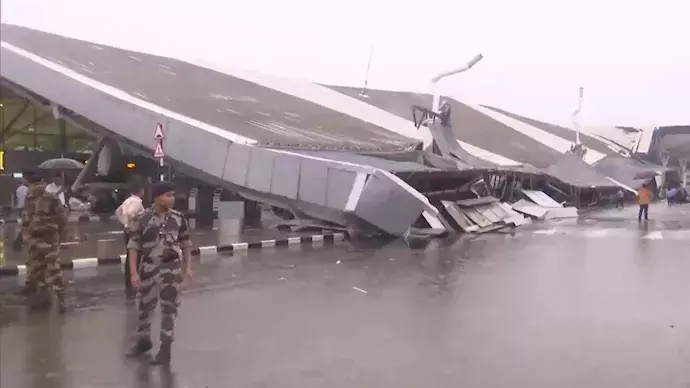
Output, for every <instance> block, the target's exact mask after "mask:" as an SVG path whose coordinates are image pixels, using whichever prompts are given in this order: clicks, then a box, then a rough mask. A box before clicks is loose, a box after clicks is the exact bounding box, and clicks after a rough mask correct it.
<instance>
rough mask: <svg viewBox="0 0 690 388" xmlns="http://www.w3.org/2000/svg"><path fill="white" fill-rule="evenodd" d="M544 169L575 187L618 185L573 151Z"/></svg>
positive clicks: (609, 186)
mask: <svg viewBox="0 0 690 388" xmlns="http://www.w3.org/2000/svg"><path fill="white" fill-rule="evenodd" d="M544 171H545V172H546V173H547V174H549V175H551V176H553V177H555V178H557V179H559V180H561V181H563V182H565V183H567V184H569V185H572V186H575V187H580V188H594V187H596V188H611V189H614V188H616V187H617V186H616V185H615V184H614V183H613V182H611V181H610V180H608V179H606V176H605V175H602V174H600V173H598V172H597V171H596V170H595V169H594V168H593V167H592V166H590V165H589V164H587V162H585V161H584V160H582V158H580V157H579V156H577V155H575V154H574V153H572V152H566V153H564V154H563V156H562V157H561V159H559V160H558V162H556V163H554V164H552V165H551V166H549V167H547V168H546V169H544Z"/></svg>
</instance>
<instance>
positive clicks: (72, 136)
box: [0, 99, 95, 153]
mask: <svg viewBox="0 0 690 388" xmlns="http://www.w3.org/2000/svg"><path fill="white" fill-rule="evenodd" d="M63 134H64V135H63ZM62 136H65V137H64V138H63V137H62ZM94 145H95V139H93V138H92V137H91V136H89V135H87V134H86V133H84V132H83V131H81V130H80V129H79V128H78V127H76V126H74V125H72V124H71V123H69V122H65V123H64V132H63V133H61V128H60V122H59V121H58V120H55V118H54V117H53V114H52V112H50V111H46V110H44V109H41V108H36V107H35V106H33V105H30V106H28V107H25V103H24V101H23V100H8V99H2V100H0V150H35V151H59V152H61V153H68V152H84V151H89V150H91V148H92V147H93V146H94Z"/></svg>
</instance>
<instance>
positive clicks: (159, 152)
mask: <svg viewBox="0 0 690 388" xmlns="http://www.w3.org/2000/svg"><path fill="white" fill-rule="evenodd" d="M164 156H165V152H164V151H163V144H161V142H158V143H156V150H155V151H153V157H154V158H157V159H163V157H164Z"/></svg>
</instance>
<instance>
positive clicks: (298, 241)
mask: <svg viewBox="0 0 690 388" xmlns="http://www.w3.org/2000/svg"><path fill="white" fill-rule="evenodd" d="M287 243H288V245H296V244H301V243H302V238H300V237H290V238H288V240H287Z"/></svg>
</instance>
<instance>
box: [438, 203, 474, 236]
mask: <svg viewBox="0 0 690 388" xmlns="http://www.w3.org/2000/svg"><path fill="white" fill-rule="evenodd" d="M441 204H442V205H443V207H444V209H446V211H447V212H448V214H449V215H450V216H451V217H452V218H453V220H454V221H455V223H457V224H458V226H459V227H460V229H462V230H463V232H465V233H472V232H476V231H477V229H479V227H478V226H477V225H475V224H474V223H473V222H472V221H471V220H470V219H469V218H468V217H467V216H466V215H465V214H463V213H462V212H461V211H460V209H459V208H458V207H457V205H455V203H453V202H450V201H441Z"/></svg>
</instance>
